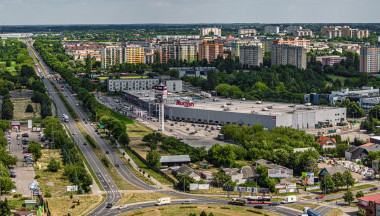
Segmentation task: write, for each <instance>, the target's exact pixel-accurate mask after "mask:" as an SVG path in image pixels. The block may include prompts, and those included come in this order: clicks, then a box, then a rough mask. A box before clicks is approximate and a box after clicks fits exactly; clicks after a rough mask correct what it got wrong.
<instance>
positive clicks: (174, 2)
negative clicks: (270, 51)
mask: <svg viewBox="0 0 380 216" xmlns="http://www.w3.org/2000/svg"><path fill="white" fill-rule="evenodd" d="M379 8H380V0H156V1H155V0H0V24H5V25H40V24H143V23H367V22H368V23H376V22H380V15H379V14H378V10H379Z"/></svg>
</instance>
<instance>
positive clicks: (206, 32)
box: [200, 28, 222, 37]
mask: <svg viewBox="0 0 380 216" xmlns="http://www.w3.org/2000/svg"><path fill="white" fill-rule="evenodd" d="M211 32H212V33H213V35H215V36H219V37H220V36H222V29H220V28H201V32H200V35H201V36H206V35H210V33H211Z"/></svg>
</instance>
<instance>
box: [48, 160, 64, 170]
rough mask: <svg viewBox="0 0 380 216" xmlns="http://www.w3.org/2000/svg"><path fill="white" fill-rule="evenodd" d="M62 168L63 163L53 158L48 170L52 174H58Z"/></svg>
mask: <svg viewBox="0 0 380 216" xmlns="http://www.w3.org/2000/svg"><path fill="white" fill-rule="evenodd" d="M60 168H61V163H60V162H59V161H57V160H55V158H51V159H50V162H49V164H48V170H49V171H50V172H57V171H58V170H59V169H60Z"/></svg>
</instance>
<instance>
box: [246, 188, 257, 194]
mask: <svg viewBox="0 0 380 216" xmlns="http://www.w3.org/2000/svg"><path fill="white" fill-rule="evenodd" d="M247 192H248V193H257V188H253V187H247Z"/></svg>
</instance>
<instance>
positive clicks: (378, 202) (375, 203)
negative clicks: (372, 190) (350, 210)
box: [357, 194, 380, 216]
mask: <svg viewBox="0 0 380 216" xmlns="http://www.w3.org/2000/svg"><path fill="white" fill-rule="evenodd" d="M357 205H358V215H366V216H375V215H379V214H380V194H376V195H371V196H365V197H360V198H358V204H357Z"/></svg>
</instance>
